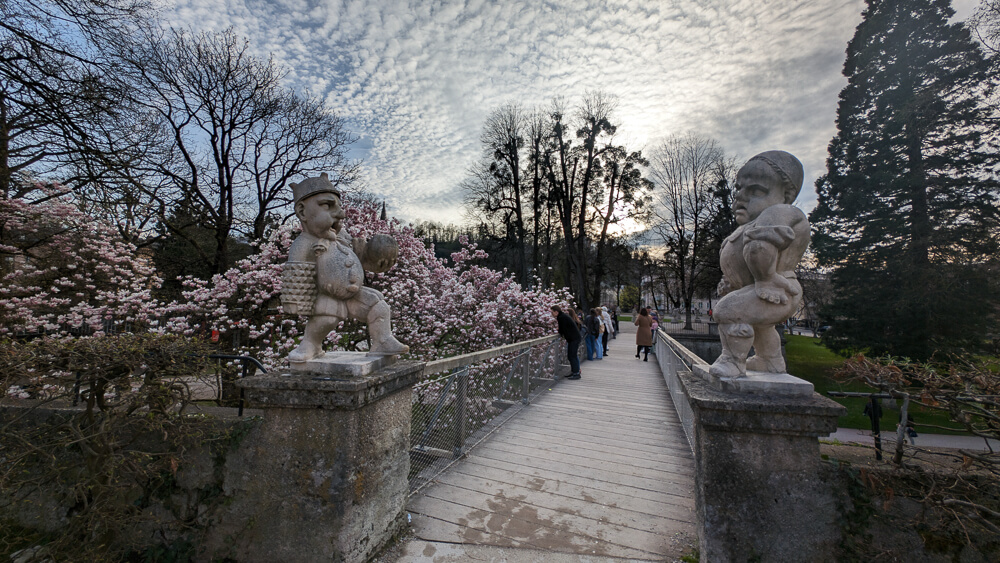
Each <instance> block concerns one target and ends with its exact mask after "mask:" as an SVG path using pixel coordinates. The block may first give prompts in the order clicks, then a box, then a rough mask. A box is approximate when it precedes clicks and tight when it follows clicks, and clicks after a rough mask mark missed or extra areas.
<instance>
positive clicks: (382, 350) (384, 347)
mask: <svg viewBox="0 0 1000 563" xmlns="http://www.w3.org/2000/svg"><path fill="white" fill-rule="evenodd" d="M409 351H410V347H409V346H407V345H406V344H403V343H402V342H400V341H398V340H396V337H395V336H393V335H391V334H390V335H388V336H386V337H385V338H383V339H382V340H381V341H379V342H377V343H376V344H375V346H374V347H372V349H371V351H369V352H368V355H369V356H398V355H400V354H405V353H407V352H409Z"/></svg>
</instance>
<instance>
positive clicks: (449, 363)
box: [423, 335, 560, 377]
mask: <svg viewBox="0 0 1000 563" xmlns="http://www.w3.org/2000/svg"><path fill="white" fill-rule="evenodd" d="M557 338H560V337H559V336H558V335H552V336H543V337H541V338H535V339H532V340H524V341H522V342H515V343H514V344H507V345H504V346H498V347H496V348H490V349H489V350H480V351H479V352H471V353H469V354H462V355H461V356H452V357H450V358H442V359H440V360H434V361H433V362H427V363H426V364H424V372H423V377H427V376H428V375H433V374H435V373H441V372H442V371H448V370H453V369H456V368H460V367H465V366H471V365H472V364H478V363H479V362H485V361H486V360H492V359H493V358H498V357H500V356H503V355H505V354H510V353H511V352H517V351H520V350H524V349H526V348H533V347H535V346H538V345H539V344H545V343H546V342H550V341H552V340H555V339H557Z"/></svg>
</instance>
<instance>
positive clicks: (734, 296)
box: [709, 151, 809, 377]
mask: <svg viewBox="0 0 1000 563" xmlns="http://www.w3.org/2000/svg"><path fill="white" fill-rule="evenodd" d="M802 178H803V173H802V163H800V162H799V160H798V159H797V158H795V157H794V156H792V155H791V154H789V153H787V152H784V151H767V152H763V153H761V154H758V155H757V156H755V157H753V158H751V159H750V160H749V161H747V163H746V164H744V165H743V168H741V169H740V171H739V173H737V175H736V200H735V202H734V206H733V212H734V215H735V216H736V223H737V224H738V225H739V227H737V228H736V230H735V231H733V234H731V235H729V236H728V237H727V238H726V240H725V241H724V242H723V244H722V251H721V253H720V257H719V262H720V265H721V266H722V273H723V277H722V281H720V282H719V295H720V296H722V299H721V300H719V302H718V303H717V304H716V305H715V307H714V310H713V311H712V316H713V317H714V318H715V320H716V321H717V322H718V323H719V334H720V335H721V337H722V355H721V356H719V359H717V360H716V361H715V363H714V364H712V366H711V368H710V369H709V373H711V374H712V375H716V376H719V377H743V376H745V375H746V371H747V370H748V369H749V370H752V371H762V372H768V373H784V372H785V360H784V358H783V357H782V355H781V337H780V335H779V334H778V331H777V330H776V329H775V326H774V325H776V324H777V323H780V322H783V321H785V320H786V319H788V318H789V317H791V316H792V315H793V314H795V311H796V310H797V309H798V306H799V302H800V301H801V300H802V286H800V285H799V282H798V280H797V279H796V277H795V267H796V266H797V265H798V263H799V260H801V259H802V255H803V254H804V253H805V251H806V247H807V246H809V221H808V219H806V216H805V214H804V213H802V211H801V210H799V209H798V208H795V207H792V206H791V205H790V204H791V203H792V202H793V201H795V198H796V197H798V194H799V190H801V189H802ZM751 346H753V348H754V351H755V354H754V356H753V357H751V358H749V359H748V358H747V355H748V354H749V353H750V347H751Z"/></svg>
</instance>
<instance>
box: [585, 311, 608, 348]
mask: <svg viewBox="0 0 1000 563" xmlns="http://www.w3.org/2000/svg"><path fill="white" fill-rule="evenodd" d="M583 327H584V328H585V329H587V340H586V342H587V359H588V360H601V359H603V358H604V346H603V345H602V344H601V329H602V328H604V323H603V322H602V321H601V317H600V316H599V315H598V314H597V309H591V310H590V314H589V315H587V318H585V319H584V320H583Z"/></svg>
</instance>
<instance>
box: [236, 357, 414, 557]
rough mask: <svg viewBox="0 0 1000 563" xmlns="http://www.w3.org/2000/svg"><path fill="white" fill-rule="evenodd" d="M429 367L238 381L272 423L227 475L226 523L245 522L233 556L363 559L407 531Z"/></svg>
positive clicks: (298, 373)
mask: <svg viewBox="0 0 1000 563" xmlns="http://www.w3.org/2000/svg"><path fill="white" fill-rule="evenodd" d="M327 367H328V366H327ZM352 369H353V368H352ZM421 370H422V364H420V363H416V362H401V363H397V364H394V365H389V366H382V367H381V368H380V369H377V370H375V371H372V372H370V373H368V374H366V375H361V376H355V377H350V376H347V375H344V374H343V373H341V372H338V371H337V370H336V369H333V371H331V370H330V369H324V370H319V371H317V372H310V371H286V372H284V373H281V374H277V375H267V376H257V377H250V378H247V379H244V380H242V381H240V386H241V387H242V388H243V389H245V390H246V392H247V396H248V399H249V402H250V403H251V404H252V405H253V406H255V407H258V408H263V409H264V420H263V423H262V425H261V426H260V427H259V428H258V429H256V430H255V431H254V436H253V439H252V440H247V443H248V444H252V445H251V446H247V445H244V446H243V447H242V448H241V449H242V450H244V451H242V452H241V455H242V456H243V458H244V459H243V460H242V461H241V464H245V466H244V467H240V468H238V471H236V470H233V471H230V473H232V474H231V475H227V479H226V485H225V488H226V491H225V493H226V494H227V495H228V496H230V497H231V498H232V499H233V502H232V503H231V505H230V506H229V509H228V512H229V515H228V518H226V520H230V521H233V522H239V524H238V525H235V526H234V525H231V526H230V527H231V528H232V529H229V530H223V531H222V532H223V533H227V535H226V536H225V537H224V540H220V541H224V542H225V543H228V544H229V545H230V547H229V555H228V556H229V557H231V558H232V559H235V560H238V561H260V562H273V561H341V562H360V561H366V560H367V559H368V558H369V557H371V555H372V554H374V553H375V552H377V550H378V549H380V548H381V547H382V546H383V545H384V544H385V543H386V542H387V541H389V540H390V539H392V537H393V536H394V535H395V534H397V533H398V532H399V531H400V530H401V529H402V527H403V526H404V525H405V516H404V515H405V504H406V498H407V494H408V490H409V487H408V482H407V477H408V475H407V474H408V472H409V454H408V447H409V437H410V393H411V388H412V385H413V384H414V383H415V382H416V380H417V378H418V377H419V376H420V373H421ZM229 465H233V464H229ZM250 499H252V500H250ZM216 553H218V551H216Z"/></svg>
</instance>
